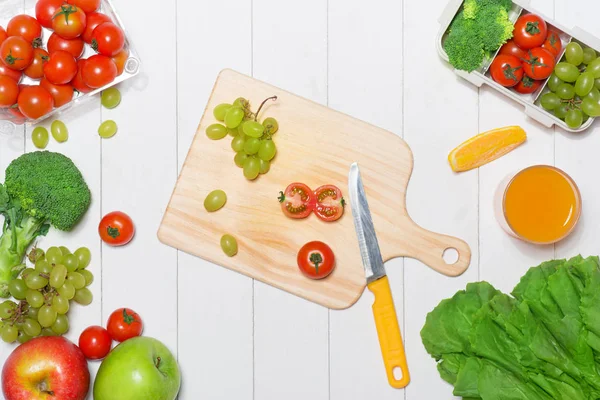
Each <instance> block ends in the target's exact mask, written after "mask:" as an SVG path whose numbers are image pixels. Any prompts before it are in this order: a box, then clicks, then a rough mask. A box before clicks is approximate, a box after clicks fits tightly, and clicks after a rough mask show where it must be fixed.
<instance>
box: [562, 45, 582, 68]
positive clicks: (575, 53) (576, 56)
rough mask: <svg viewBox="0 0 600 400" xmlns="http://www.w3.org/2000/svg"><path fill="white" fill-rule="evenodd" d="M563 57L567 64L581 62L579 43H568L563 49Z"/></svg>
mask: <svg viewBox="0 0 600 400" xmlns="http://www.w3.org/2000/svg"><path fill="white" fill-rule="evenodd" d="M565 57H566V58H567V61H568V62H569V64H573V65H575V66H577V65H579V64H581V63H582V62H583V49H582V48H581V45H580V44H579V43H576V42H571V43H569V44H568V45H567V48H566V50H565Z"/></svg>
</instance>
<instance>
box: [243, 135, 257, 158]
mask: <svg viewBox="0 0 600 400" xmlns="http://www.w3.org/2000/svg"><path fill="white" fill-rule="evenodd" d="M259 148H260V139H258V138H253V137H251V138H248V139H247V140H246V142H245V143H244V151H245V152H246V154H248V155H249V156H251V155H252V154H256V153H258V149H259Z"/></svg>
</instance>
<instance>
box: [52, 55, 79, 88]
mask: <svg viewBox="0 0 600 400" xmlns="http://www.w3.org/2000/svg"><path fill="white" fill-rule="evenodd" d="M75 75H77V60H75V57H73V55H71V53H68V52H66V51H62V50H59V51H55V52H54V53H53V54H51V55H50V59H49V60H48V62H47V63H46V64H45V65H44V76H45V77H46V79H48V80H49V81H50V82H52V83H54V84H55V85H65V84H67V83H69V82H71V81H72V80H73V78H75Z"/></svg>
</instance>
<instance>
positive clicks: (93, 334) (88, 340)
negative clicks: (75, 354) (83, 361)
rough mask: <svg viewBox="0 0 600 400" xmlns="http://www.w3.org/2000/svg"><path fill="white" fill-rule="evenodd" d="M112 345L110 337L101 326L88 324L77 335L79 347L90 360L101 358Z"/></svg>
mask: <svg viewBox="0 0 600 400" xmlns="http://www.w3.org/2000/svg"><path fill="white" fill-rule="evenodd" d="M111 346H112V338H111V337H110V334H109V333H108V331H107V330H106V329H104V328H103V327H101V326H90V327H88V328H86V329H84V331H83V332H81V335H80V336H79V348H80V349H81V351H82V352H83V355H84V356H85V357H86V358H88V359H90V360H101V359H103V358H104V357H106V356H107V355H108V353H109V352H110V348H111Z"/></svg>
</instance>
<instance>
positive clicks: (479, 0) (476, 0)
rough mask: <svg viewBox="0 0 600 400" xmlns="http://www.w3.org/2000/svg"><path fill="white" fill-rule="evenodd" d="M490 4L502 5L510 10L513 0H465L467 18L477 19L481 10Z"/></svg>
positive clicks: (464, 6) (492, 5)
mask: <svg viewBox="0 0 600 400" xmlns="http://www.w3.org/2000/svg"><path fill="white" fill-rule="evenodd" d="M490 6H491V7H494V6H500V7H502V8H504V10H506V12H508V11H510V9H511V8H512V0H465V2H464V4H463V8H464V12H465V18H467V19H475V17H476V16H477V13H478V12H479V10H482V9H485V8H487V7H490Z"/></svg>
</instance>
